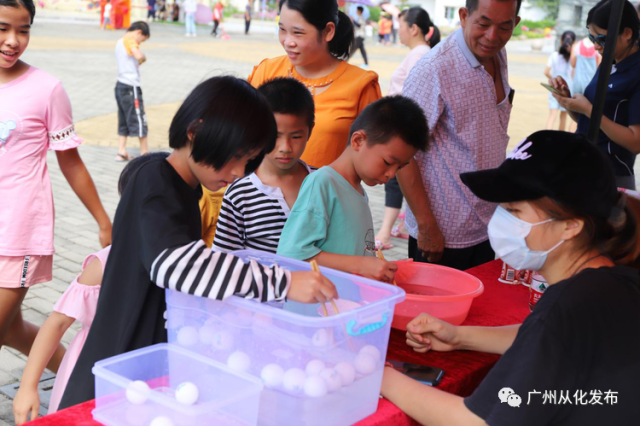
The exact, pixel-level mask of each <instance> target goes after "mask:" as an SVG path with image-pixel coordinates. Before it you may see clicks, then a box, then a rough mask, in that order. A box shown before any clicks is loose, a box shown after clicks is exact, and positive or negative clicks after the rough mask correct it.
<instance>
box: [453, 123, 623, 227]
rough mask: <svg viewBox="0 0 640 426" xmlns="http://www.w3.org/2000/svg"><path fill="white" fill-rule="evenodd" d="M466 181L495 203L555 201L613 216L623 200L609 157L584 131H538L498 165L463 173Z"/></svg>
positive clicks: (590, 211) (589, 211) (473, 188)
mask: <svg viewBox="0 0 640 426" xmlns="http://www.w3.org/2000/svg"><path fill="white" fill-rule="evenodd" d="M460 178H461V179H462V182H464V184H465V185H467V186H468V187H469V189H471V191H472V192H473V193H474V194H475V195H476V196H477V197H478V198H480V199H482V200H485V201H490V202H493V203H509V202H515V201H529V200H536V199H539V198H542V197H549V198H551V199H552V200H554V201H556V202H558V203H560V204H562V205H565V206H567V207H570V208H573V209H574V210H576V211H578V212H581V213H587V214H590V215H593V216H598V217H602V218H605V219H608V218H609V217H610V216H611V213H612V209H613V208H614V206H615V205H616V202H617V200H618V189H617V187H616V181H615V175H614V172H613V168H612V166H611V164H610V163H609V160H608V159H607V158H606V157H605V156H604V154H603V153H602V152H600V150H599V149H598V148H597V147H596V146H594V145H593V144H591V143H590V142H589V141H588V140H587V138H586V137H585V136H584V135H580V134H575V133H567V132H558V131H551V130H545V131H540V132H536V133H533V134H532V135H530V136H529V137H527V138H526V139H525V140H523V141H522V142H520V144H518V146H517V147H516V148H515V149H514V150H513V151H511V153H510V154H509V155H507V159H506V160H505V161H504V162H503V163H502V164H501V165H500V167H498V168H496V169H488V170H480V171H477V172H469V173H461V174H460Z"/></svg>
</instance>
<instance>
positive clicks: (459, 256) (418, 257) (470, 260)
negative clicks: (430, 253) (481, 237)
mask: <svg viewBox="0 0 640 426" xmlns="http://www.w3.org/2000/svg"><path fill="white" fill-rule="evenodd" d="M409 257H410V258H412V259H413V260H414V262H423V263H430V262H427V259H425V258H424V257H422V252H421V251H420V250H418V240H416V239H415V238H413V237H409ZM495 258H496V254H495V252H494V251H493V249H492V248H491V244H490V243H489V240H487V241H485V242H483V243H480V244H478V245H475V246H472V247H467V248H463V249H448V248H445V249H444V251H443V252H442V259H440V260H439V261H438V262H434V263H436V264H438V265H442V266H449V267H450V268H455V269H459V270H461V271H465V270H467V269H469V268H473V267H474V266H478V265H482V264H483V263H487V262H490V261H492V260H494V259H495Z"/></svg>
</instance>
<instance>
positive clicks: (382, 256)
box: [376, 247, 398, 286]
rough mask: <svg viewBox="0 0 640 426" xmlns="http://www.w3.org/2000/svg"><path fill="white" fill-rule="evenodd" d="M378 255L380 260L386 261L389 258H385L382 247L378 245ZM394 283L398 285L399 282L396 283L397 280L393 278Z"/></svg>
mask: <svg viewBox="0 0 640 426" xmlns="http://www.w3.org/2000/svg"><path fill="white" fill-rule="evenodd" d="M376 257H377V258H378V259H380V260H384V261H385V262H386V260H387V259H385V258H384V254H382V249H381V248H380V247H378V250H377V251H376ZM393 285H395V286H397V285H398V284H397V283H396V280H395V279H394V280H393Z"/></svg>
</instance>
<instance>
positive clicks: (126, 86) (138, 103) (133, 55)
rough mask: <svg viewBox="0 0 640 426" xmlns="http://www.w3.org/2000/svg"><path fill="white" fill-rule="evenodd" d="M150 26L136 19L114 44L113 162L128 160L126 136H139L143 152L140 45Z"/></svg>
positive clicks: (143, 58) (144, 127) (142, 59)
mask: <svg viewBox="0 0 640 426" xmlns="http://www.w3.org/2000/svg"><path fill="white" fill-rule="evenodd" d="M149 35H150V33H149V25H148V24H147V23H146V22H142V21H138V22H134V23H133V24H131V26H130V27H129V29H128V30H127V32H126V33H125V35H124V36H123V37H122V38H121V39H120V40H118V42H117V43H116V61H117V62H118V82H117V83H116V89H115V90H116V102H117V104H118V155H116V161H118V162H122V161H128V160H130V159H131V158H132V157H131V156H129V155H128V154H127V137H129V136H137V137H138V138H139V139H140V155H143V154H146V153H147V151H148V148H147V116H146V115H145V113H144V102H143V101H142V89H141V88H140V69H139V67H140V65H142V64H143V63H144V62H145V61H146V60H147V57H146V56H145V55H144V54H143V53H142V52H141V51H140V44H142V43H144V42H145V41H147V40H148V39H149Z"/></svg>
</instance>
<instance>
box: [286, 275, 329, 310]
mask: <svg viewBox="0 0 640 426" xmlns="http://www.w3.org/2000/svg"><path fill="white" fill-rule="evenodd" d="M287 298H288V299H289V300H293V301H294V302H300V303H324V302H328V301H329V300H331V299H337V298H338V291H337V290H336V286H334V285H333V283H332V282H331V281H329V280H328V279H327V278H325V277H324V275H322V274H321V273H319V272H292V273H291V285H290V286H289V293H287Z"/></svg>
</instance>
